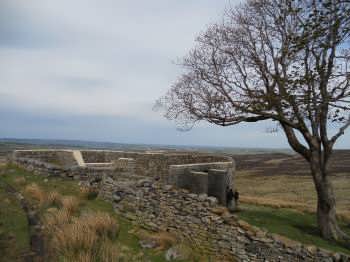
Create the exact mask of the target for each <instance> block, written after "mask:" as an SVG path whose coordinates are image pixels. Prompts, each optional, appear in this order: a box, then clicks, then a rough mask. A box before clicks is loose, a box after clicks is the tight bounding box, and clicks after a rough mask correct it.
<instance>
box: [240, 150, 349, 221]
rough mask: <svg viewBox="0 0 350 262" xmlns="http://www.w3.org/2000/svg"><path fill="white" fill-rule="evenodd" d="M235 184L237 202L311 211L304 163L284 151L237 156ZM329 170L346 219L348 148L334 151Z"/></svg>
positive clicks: (312, 202)
mask: <svg viewBox="0 0 350 262" xmlns="http://www.w3.org/2000/svg"><path fill="white" fill-rule="evenodd" d="M234 158H235V159H236V162H237V174H236V180H235V181H236V187H237V190H238V191H239V192H240V196H241V201H242V202H244V203H250V204H260V205H267V206H274V207H287V208H288V207H290V208H294V209H297V210H302V211H315V209H316V203H317V197H316V192H315V188H314V184H313V181H312V178H311V176H310V175H309V174H310V173H309V169H308V165H307V163H306V162H305V161H304V160H303V159H301V158H300V157H298V156H291V155H286V154H259V155H237V156H234ZM330 172H331V173H332V178H331V179H332V182H333V185H334V189H335V194H336V198H337V211H338V215H339V216H340V217H341V218H344V219H346V220H348V221H350V150H342V151H336V152H335V155H334V157H333V158H332V161H331V167H330Z"/></svg>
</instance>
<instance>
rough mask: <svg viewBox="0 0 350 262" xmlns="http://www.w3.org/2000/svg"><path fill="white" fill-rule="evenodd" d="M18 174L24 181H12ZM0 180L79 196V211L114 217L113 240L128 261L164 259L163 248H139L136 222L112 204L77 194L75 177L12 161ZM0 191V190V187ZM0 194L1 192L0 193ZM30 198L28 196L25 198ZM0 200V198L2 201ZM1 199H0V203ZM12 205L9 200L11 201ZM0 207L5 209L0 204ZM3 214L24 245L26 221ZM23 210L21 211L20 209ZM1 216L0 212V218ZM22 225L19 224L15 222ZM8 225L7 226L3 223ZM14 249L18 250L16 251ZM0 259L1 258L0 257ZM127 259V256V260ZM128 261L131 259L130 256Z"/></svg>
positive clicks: (12, 215) (19, 187) (26, 236)
mask: <svg viewBox="0 0 350 262" xmlns="http://www.w3.org/2000/svg"><path fill="white" fill-rule="evenodd" d="M19 177H24V178H25V183H22V184H20V183H16V179H17V178H19ZM1 181H5V182H7V183H8V184H10V185H12V186H13V187H15V188H16V189H17V190H18V191H23V190H24V188H25V186H26V185H29V184H31V183H36V184H37V185H39V186H40V188H41V189H43V190H44V191H46V192H50V191H57V192H59V193H60V194H61V195H72V196H76V197H78V198H79V200H80V206H79V211H78V212H79V213H81V212H86V211H93V212H97V211H100V212H107V213H109V214H111V215H112V216H113V217H115V218H116V219H117V221H118V224H119V225H120V232H119V234H118V238H117V239H116V241H115V244H116V245H118V246H120V247H122V249H123V250H124V253H127V254H128V258H129V256H130V257H133V260H132V261H155V262H164V261H166V260H165V252H164V251H157V250H153V249H142V247H141V246H140V244H139V239H138V238H137V236H136V235H135V234H133V233H131V231H133V230H135V229H138V226H137V225H133V224H132V223H131V222H130V221H129V220H127V219H125V218H123V217H120V216H118V215H117V214H116V213H115V212H114V210H113V207H112V204H111V203H109V202H106V201H104V200H102V199H100V198H95V199H90V200H89V199H86V198H81V196H80V188H79V185H78V181H74V180H68V179H63V178H54V177H43V176H40V175H34V174H33V173H31V172H27V171H25V170H23V169H21V168H18V167H17V166H15V165H8V166H6V167H5V168H3V169H2V175H1V176H0V183H1ZM0 193H1V191H0ZM0 197H1V194H0ZM29 200H30V199H29ZM2 202H3V201H2ZM2 202H1V203H2ZM11 205H12V204H11ZM46 208H47V207H43V208H42V210H40V214H44V213H45V212H46V210H45V209H46ZM1 210H6V209H3V208H1ZM17 211H18V212H22V211H21V209H20V207H19V208H18V210H17ZM0 214H3V217H4V218H5V217H6V218H7V220H8V222H10V221H13V225H16V227H14V226H13V230H15V233H16V234H18V235H19V237H18V239H19V240H20V241H21V242H20V243H19V244H21V246H26V245H27V246H28V242H29V240H28V239H29V236H28V228H27V224H26V220H25V217H24V220H23V221H21V223H18V222H15V221H17V218H16V215H15V214H14V213H13V212H9V211H7V210H6V212H3V213H0ZM23 214H24V213H23ZM1 217H2V216H0V219H1ZM18 225H23V226H18ZM7 227H9V226H7ZM25 243H26V245H24V244H25ZM17 253H18V252H17ZM0 261H1V258H0ZM128 261H129V260H128ZM130 261H131V260H130Z"/></svg>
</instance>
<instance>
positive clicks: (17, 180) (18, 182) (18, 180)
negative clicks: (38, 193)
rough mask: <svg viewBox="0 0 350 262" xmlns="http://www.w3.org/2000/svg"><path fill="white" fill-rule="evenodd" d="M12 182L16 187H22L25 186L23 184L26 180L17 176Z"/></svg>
mask: <svg viewBox="0 0 350 262" xmlns="http://www.w3.org/2000/svg"><path fill="white" fill-rule="evenodd" d="M14 182H15V183H16V184H17V185H20V186H23V185H25V183H26V179H25V177H23V176H19V177H16V178H15V179H14Z"/></svg>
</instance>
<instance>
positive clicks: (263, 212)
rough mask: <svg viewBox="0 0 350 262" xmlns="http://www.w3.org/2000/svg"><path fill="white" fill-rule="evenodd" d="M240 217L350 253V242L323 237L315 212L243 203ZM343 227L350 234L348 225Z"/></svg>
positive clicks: (283, 234) (274, 231) (304, 239)
mask: <svg viewBox="0 0 350 262" xmlns="http://www.w3.org/2000/svg"><path fill="white" fill-rule="evenodd" d="M237 215H238V217H239V218H240V219H242V220H245V221H247V222H248V223H250V224H252V225H254V226H257V227H260V228H263V229H266V230H267V231H268V232H270V233H275V234H279V235H282V236H285V237H287V238H290V239H292V240H295V241H298V242H301V243H303V244H305V245H315V246H317V247H320V248H324V249H328V250H330V251H334V252H342V253H346V254H350V243H344V242H332V241H327V240H325V239H322V238H321V237H320V232H319V230H318V228H317V224H316V217H315V215H314V214H307V213H301V212H298V211H294V210H291V209H276V208H271V207H265V206H255V205H242V206H241V210H240V211H239V212H238V213H237ZM342 229H343V230H344V231H345V232H346V233H347V234H349V233H350V230H349V228H348V227H347V226H346V225H342Z"/></svg>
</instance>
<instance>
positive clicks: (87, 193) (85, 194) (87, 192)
mask: <svg viewBox="0 0 350 262" xmlns="http://www.w3.org/2000/svg"><path fill="white" fill-rule="evenodd" d="M97 195H98V190H97V189H96V188H92V187H88V186H81V187H80V196H81V197H82V198H83V199H87V200H93V199H95V198H96V197H97Z"/></svg>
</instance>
